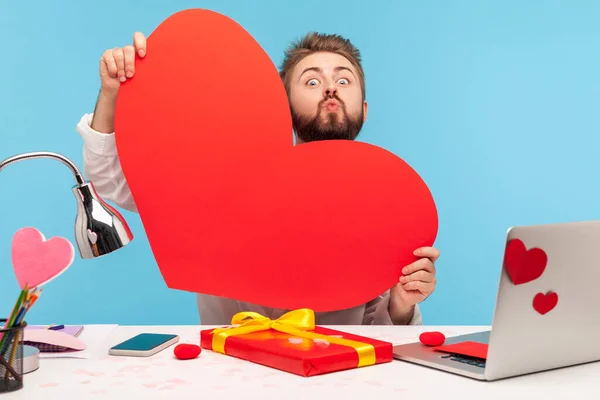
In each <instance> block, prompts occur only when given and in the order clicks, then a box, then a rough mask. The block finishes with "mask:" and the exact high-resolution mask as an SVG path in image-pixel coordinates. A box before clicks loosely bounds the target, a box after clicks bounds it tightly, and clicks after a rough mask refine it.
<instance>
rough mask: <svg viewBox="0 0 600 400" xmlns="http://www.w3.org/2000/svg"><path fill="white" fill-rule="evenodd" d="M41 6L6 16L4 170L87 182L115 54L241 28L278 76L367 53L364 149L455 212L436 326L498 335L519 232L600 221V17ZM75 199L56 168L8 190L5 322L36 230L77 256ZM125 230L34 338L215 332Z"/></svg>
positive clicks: (579, 8) (3, 212) (2, 216)
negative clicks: (164, 29) (182, 13)
mask: <svg viewBox="0 0 600 400" xmlns="http://www.w3.org/2000/svg"><path fill="white" fill-rule="evenodd" d="M40 3H43V4H37V5H32V4H28V3H27V2H9V1H2V6H1V12H0V38H1V43H2V45H1V47H0V49H1V51H2V57H1V61H0V76H1V77H2V78H1V79H2V81H1V82H2V84H1V90H0V159H3V158H5V157H8V156H12V155H13V154H16V153H21V152H29V151H38V150H45V151H57V152H60V153H62V154H64V155H66V156H68V157H70V158H71V159H72V160H73V161H75V162H76V163H77V164H78V165H79V166H80V167H83V164H82V154H81V145H82V142H81V138H80V137H79V135H78V134H77V133H76V131H75V125H76V123H77V122H78V121H79V119H80V117H81V115H82V114H83V113H86V112H92V111H93V107H94V103H95V100H96V95H97V93H98V88H99V77H98V62H99V59H100V56H101V54H102V52H103V51H104V50H105V49H106V48H112V47H115V46H119V47H120V46H123V45H126V44H129V43H130V42H131V39H132V34H133V32H134V31H136V30H140V31H142V32H144V33H145V34H146V35H148V34H150V33H151V32H152V30H153V29H154V28H155V27H156V26H157V25H158V24H159V23H160V22H162V21H163V20H164V19H165V18H167V17H168V16H169V15H171V14H173V13H174V12H176V11H179V10H182V9H186V8H193V7H202V8H209V9H213V10H215V11H219V12H221V13H224V14H226V15H228V16H230V17H232V18H233V19H235V20H237V21H238V22H239V23H241V24H242V25H243V26H244V27H245V28H246V29H247V30H248V31H249V32H250V33H251V34H252V35H253V36H254V37H255V38H256V39H257V40H258V42H259V43H261V44H262V46H263V47H264V48H265V50H266V51H267V52H268V53H269V54H270V55H271V57H272V59H273V61H274V62H275V63H276V64H277V65H279V63H280V61H281V58H282V55H283V50H284V48H285V47H286V46H287V45H288V43H289V42H290V41H291V40H293V39H296V38H297V37H299V36H300V35H303V34H304V33H306V32H307V31H310V30H317V31H322V32H329V33H339V34H342V35H344V36H347V37H348V38H350V39H351V40H352V41H353V42H354V43H355V44H356V45H357V46H358V47H359V48H360V50H361V51H362V53H363V57H364V68H365V70H366V75H367V96H368V101H369V104H370V109H369V111H370V113H369V120H368V121H367V124H366V125H365V129H364V132H363V134H362V136H361V137H360V139H361V140H363V141H367V142H370V143H374V144H377V145H380V146H383V147H385V148H387V149H388V150H391V151H393V152H394V153H396V154H397V155H399V156H400V157H402V158H404V159H405V160H406V161H407V162H409V163H410V164H411V165H412V166H413V167H414V168H415V169H416V170H417V171H418V172H419V173H420V174H421V175H422V176H423V178H424V179H425V180H426V182H427V183H428V185H429V186H430V188H431V190H432V191H433V194H434V196H435V199H436V201H437V204H438V206H439V216H440V232H439V238H438V241H437V243H436V246H437V247H439V249H440V250H441V252H442V257H441V258H440V260H439V262H438V264H437V267H438V279H439V284H438V287H437V290H436V292H435V293H434V295H432V296H431V297H430V298H429V299H428V300H427V301H426V302H425V303H423V304H422V305H421V307H422V310H423V313H424V318H425V323H426V324H489V323H490V322H491V318H492V315H493V305H494V301H495V295H496V288H497V280H498V277H499V272H500V263H501V258H502V250H503V244H504V243H503V240H504V235H505V232H506V229H507V228H508V227H509V226H511V225H515V224H537V223H550V222H560V221H573V220H587V219H597V218H598V217H599V216H600V209H599V207H600V206H599V204H598V201H597V198H598V195H599V194H600V189H599V183H598V180H597V179H596V178H597V174H598V172H599V171H600V168H599V167H600V161H598V145H599V144H600V135H599V132H600V130H599V128H600V79H599V74H600V25H598V21H599V20H600V3H598V2H595V1H577V2H567V1H543V2H542V1H535V2H523V1H502V2H482V1H476V0H472V1H455V2H442V1H439V2H434V1H421V2H408V1H398V2H393V3H392V2H391V1H380V2H373V3H371V4H370V5H366V2H362V1H360V2H359V1H346V2H345V3H340V4H336V3H332V2H322V3H321V2H320V1H303V2H302V3H297V2H293V3H292V2H290V3H289V4H279V3H283V2H274V1H271V2H266V1H262V2H238V1H224V2H223V3H222V4H219V3H221V1H162V2H159V1H148V0H143V1H121V0H119V1H117V0H103V1H101V2H96V4H93V3H91V2H81V1H69V2H67V1H61V2H60V3H59V2H40ZM51 3H53V4H51ZM250 3H253V4H250ZM292 4H293V5H292ZM73 183H74V181H73V180H72V176H71V174H70V172H69V170H68V169H67V168H65V167H64V166H63V165H61V164H59V163H57V162H55V161H52V160H35V161H28V162H24V163H21V164H17V165H13V166H11V167H10V168H7V169H6V170H4V171H2V172H1V173H0V188H1V189H0V193H1V196H0V314H7V313H8V312H9V310H10V307H12V304H13V302H14V300H15V298H16V295H17V291H18V287H17V284H16V280H15V279H14V274H13V272H12V269H11V257H10V242H11V238H12V235H13V234H14V233H15V232H16V231H17V230H18V229H19V228H21V227H24V226H35V227H37V228H39V229H40V230H41V231H42V232H44V234H45V235H46V236H47V237H49V236H56V235H60V236H64V237H67V238H69V239H70V240H72V241H74V238H73V221H74V218H75V200H74V197H73V194H72V192H71V186H72V185H73ZM124 216H125V217H126V218H127V220H128V221H129V223H130V225H131V228H132V229H133V232H134V234H135V235H136V240H135V241H134V242H133V243H132V244H131V245H130V246H128V247H127V248H125V249H123V250H122V251H120V252H119V253H115V254H113V255H110V256H108V257H105V258H102V259H98V260H88V261H84V260H81V259H79V258H76V260H75V262H74V264H73V265H72V267H71V268H70V269H69V270H68V271H67V272H65V274H63V275H62V276H61V277H60V278H59V279H57V280H55V281H53V282H52V283H50V284H48V285H47V286H46V287H45V289H44V294H43V296H42V298H41V300H40V302H39V303H37V304H36V306H35V307H34V309H33V310H32V312H31V314H30V316H29V322H30V323H57V324H58V323H119V324H195V323H198V322H199V319H198V314H197V309H196V303H195V296H194V295H193V294H190V293H185V292H178V291H174V290H169V289H167V288H166V286H165V284H164V281H163V280H162V277H161V275H160V273H159V270H158V268H157V266H156V264H155V261H154V259H153V257H152V254H151V251H150V247H149V245H148V242H147V239H146V236H145V235H144V231H143V227H142V225H141V222H140V219H139V216H138V215H137V214H132V213H129V212H124ZM595 250H596V249H590V251H595ZM574 273H575V272H574ZM582 279H585V277H582Z"/></svg>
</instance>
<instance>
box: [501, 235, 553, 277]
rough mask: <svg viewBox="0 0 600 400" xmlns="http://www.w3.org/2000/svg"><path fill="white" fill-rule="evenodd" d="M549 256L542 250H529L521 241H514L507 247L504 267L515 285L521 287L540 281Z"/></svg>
mask: <svg viewBox="0 0 600 400" xmlns="http://www.w3.org/2000/svg"><path fill="white" fill-rule="evenodd" d="M547 262H548V256H547V255H546V252H545V251H544V250H542V249H540V248H537V247H535V248H532V249H529V250H527V248H526V247H525V244H524V243H523V242H522V241H521V240H519V239H512V240H510V241H509V242H508V244H507V245H506V254H505V256H504V265H505V268H506V272H507V273H508V276H509V277H510V279H511V281H512V282H513V283H514V284H515V285H521V284H523V283H528V282H531V281H534V280H536V279H538V278H539V277H540V276H542V274H543V273H544V270H545V269H546V263H547Z"/></svg>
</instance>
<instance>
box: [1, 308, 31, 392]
mask: <svg viewBox="0 0 600 400" xmlns="http://www.w3.org/2000/svg"><path fill="white" fill-rule="evenodd" d="M6 321H7V320H6V319H0V326H4V325H5V323H6ZM25 326H27V324H26V323H25V322H23V324H22V325H21V326H16V327H13V328H8V329H0V393H7V392H14V391H15V390H19V389H21V388H22V387H23V334H24V329H25Z"/></svg>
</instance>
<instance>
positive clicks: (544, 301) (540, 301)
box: [533, 292, 558, 315]
mask: <svg viewBox="0 0 600 400" xmlns="http://www.w3.org/2000/svg"><path fill="white" fill-rule="evenodd" d="M557 304H558V294H556V293H555V292H548V293H538V294H536V295H535V296H534V298H533V308H534V309H535V310H536V311H537V312H538V313H540V314H542V315H544V314H547V313H549V312H550V311H552V310H553V309H554V307H556V305H557Z"/></svg>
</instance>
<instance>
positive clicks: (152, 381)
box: [0, 326, 600, 400]
mask: <svg viewBox="0 0 600 400" xmlns="http://www.w3.org/2000/svg"><path fill="white" fill-rule="evenodd" d="M208 328H212V326H119V327H117V328H116V329H115V330H114V331H113V332H112V334H111V335H110V336H109V337H108V339H106V340H105V342H104V345H103V346H102V347H101V350H100V352H99V353H98V354H96V355H95V356H93V357H92V358H90V359H42V360H40V369H38V370H37V371H35V372H32V373H30V374H27V375H25V378H24V383H25V386H24V388H23V389H21V390H19V391H17V392H14V393H10V394H0V400H3V399H7V400H8V399H10V400H13V399H27V400H32V399H44V400H46V399H61V400H65V399H72V400H81V399H96V398H98V399H155V398H163V399H219V400H221V399H242V398H244V399H246V398H247V399H249V400H252V399H251V398H256V399H260V400H264V399H271V398H273V399H280V400H289V399H304V400H307V399H335V400H342V399H365V400H367V399H369V398H384V397H385V398H388V399H390V398H392V399H414V400H417V399H418V400H428V399H436V400H440V399H485V400H493V399H502V400H517V399H544V400H549V399H561V400H565V399H571V398H582V397H581V396H582V395H587V396H585V397H586V398H587V397H589V398H598V396H599V394H598V392H599V391H600V384H599V383H598V377H600V363H592V364H586V365H581V366H574V367H569V368H564V369H559V370H554V371H548V372H542V373H537V374H532V375H527V376H522V377H516V378H509V379H505V380H500V381H495V382H480V381H476V380H473V379H469V378H464V377H461V376H456V375H452V374H449V373H446V372H441V371H437V370H433V369H429V368H425V367H421V366H417V365H412V364H409V363H406V362H403V361H393V362H391V363H387V364H381V365H376V366H370V367H365V368H360V369H353V370H347V371H341V372H336V373H332V374H328V375H322V376H314V377H308V378H307V377H300V376H296V375H293V374H290V373H287V372H283V371H279V370H275V369H272V368H268V367H265V366H261V365H257V364H253V363H251V362H247V361H243V360H239V359H236V358H233V357H230V356H226V355H222V354H218V353H214V352H211V351H210V350H205V349H202V353H201V354H200V356H199V357H198V358H197V359H194V360H187V361H181V360H177V359H175V358H174V356H173V347H171V348H168V349H167V350H164V351H162V352H161V353H158V354H157V355H155V356H153V357H149V358H138V357H115V356H108V355H107V351H108V348H109V347H111V346H113V345H115V344H117V343H119V342H121V341H123V340H126V339H128V338H130V337H131V336H134V335H136V334H138V333H142V332H160V333H176V334H179V335H180V337H181V341H180V343H195V344H199V342H200V339H199V338H200V330H201V329H208ZM332 328H334V329H339V330H343V331H347V332H352V333H356V334H359V335H365V336H369V337H373V338H377V339H382V340H387V341H390V342H392V343H394V344H400V343H407V342H411V341H415V340H418V336H419V334H420V333H421V332H424V331H432V330H439V331H441V332H444V333H445V334H446V336H455V335H458V334H462V333H470V332H475V331H480V330H485V329H487V328H488V327H485V326H484V327H481V326H472V327H459V326H449V327H437V326H346V327H344V326H342V327H340V326H336V327H332ZM86 329H87V330H88V332H87V333H88V334H90V333H91V332H90V331H91V330H93V326H91V327H86ZM367 396H368V397H367Z"/></svg>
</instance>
